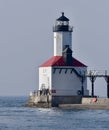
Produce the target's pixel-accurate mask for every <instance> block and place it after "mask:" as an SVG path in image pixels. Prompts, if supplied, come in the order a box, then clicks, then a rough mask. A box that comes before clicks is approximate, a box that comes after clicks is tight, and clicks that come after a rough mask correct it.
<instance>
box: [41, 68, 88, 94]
mask: <svg viewBox="0 0 109 130" xmlns="http://www.w3.org/2000/svg"><path fill="white" fill-rule="evenodd" d="M57 68H59V69H56V70H55V73H53V72H54V67H40V68H39V90H41V89H42V86H43V85H44V87H45V88H48V89H50V90H56V93H53V95H58V96H59V95H60V96H61V95H65V96H71V95H78V94H77V91H78V90H81V86H82V84H81V81H80V78H79V77H78V76H77V75H76V74H75V72H72V73H71V69H72V68H73V67H70V68H71V69H68V70H67V72H66V73H65V71H66V69H65V68H67V67H63V69H62V71H61V73H59V72H60V67H57ZM61 68H62V67H61ZM68 68H69V67H68ZM75 69H76V70H77V71H78V72H79V71H80V70H81V71H86V70H87V67H75ZM84 94H85V95H89V91H88V90H87V80H85V82H84Z"/></svg>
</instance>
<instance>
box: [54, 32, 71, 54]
mask: <svg viewBox="0 0 109 130" xmlns="http://www.w3.org/2000/svg"><path fill="white" fill-rule="evenodd" d="M65 45H69V47H70V49H72V32H54V56H62V51H63V49H64V47H65Z"/></svg>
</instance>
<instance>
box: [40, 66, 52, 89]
mask: <svg viewBox="0 0 109 130" xmlns="http://www.w3.org/2000/svg"><path fill="white" fill-rule="evenodd" d="M51 78H52V72H51V67H39V90H41V89H42V86H44V87H45V88H46V89H47V88H48V89H51Z"/></svg>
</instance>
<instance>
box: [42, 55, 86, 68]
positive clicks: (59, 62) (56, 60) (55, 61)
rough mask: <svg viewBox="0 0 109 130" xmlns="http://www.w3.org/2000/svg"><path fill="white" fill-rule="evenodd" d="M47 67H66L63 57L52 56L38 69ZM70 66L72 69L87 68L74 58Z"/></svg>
mask: <svg viewBox="0 0 109 130" xmlns="http://www.w3.org/2000/svg"><path fill="white" fill-rule="evenodd" d="M48 66H67V65H66V63H65V61H64V58H63V56H53V57H52V58H50V59H49V60H47V61H46V62H45V63H43V64H42V65H40V67H48ZM72 66H74V67H87V66H86V65H84V64H83V63H81V62H80V61H78V60H77V59H75V58H74V57H72Z"/></svg>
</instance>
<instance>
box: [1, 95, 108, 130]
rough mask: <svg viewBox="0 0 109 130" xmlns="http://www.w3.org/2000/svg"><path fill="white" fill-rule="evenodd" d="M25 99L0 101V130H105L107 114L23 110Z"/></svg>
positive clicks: (34, 109)
mask: <svg viewBox="0 0 109 130" xmlns="http://www.w3.org/2000/svg"><path fill="white" fill-rule="evenodd" d="M27 99H28V98H27V97H0V130H109V111H107V110H74V109H69V110H68V109H58V108H50V109H42V108H26V107H22V105H23V104H24V103H25V102H26V101H27Z"/></svg>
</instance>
